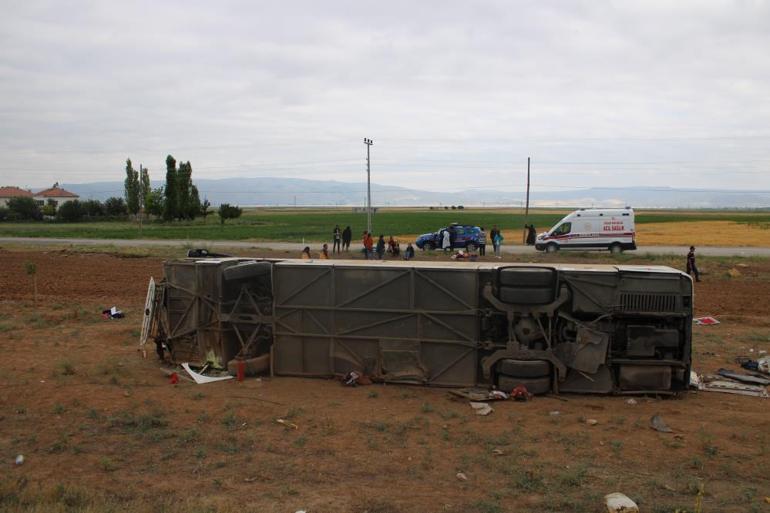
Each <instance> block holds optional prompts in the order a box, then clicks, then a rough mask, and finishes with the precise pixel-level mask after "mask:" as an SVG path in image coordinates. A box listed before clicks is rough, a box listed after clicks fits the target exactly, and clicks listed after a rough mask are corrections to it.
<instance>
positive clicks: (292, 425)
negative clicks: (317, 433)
mask: <svg viewBox="0 0 770 513" xmlns="http://www.w3.org/2000/svg"><path fill="white" fill-rule="evenodd" d="M275 421H276V422H277V423H279V424H281V425H282V426H284V427H287V428H291V429H299V426H298V425H296V424H295V423H293V422H289V421H288V420H284V419H275Z"/></svg>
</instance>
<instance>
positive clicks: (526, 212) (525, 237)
mask: <svg viewBox="0 0 770 513" xmlns="http://www.w3.org/2000/svg"><path fill="white" fill-rule="evenodd" d="M529 161H530V157H527V206H526V207H525V208H524V243H525V244H526V242H527V225H528V224H529Z"/></svg>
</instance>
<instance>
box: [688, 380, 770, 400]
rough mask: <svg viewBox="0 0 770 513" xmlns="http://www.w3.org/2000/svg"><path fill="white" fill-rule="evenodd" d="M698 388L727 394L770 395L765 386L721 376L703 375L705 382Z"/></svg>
mask: <svg viewBox="0 0 770 513" xmlns="http://www.w3.org/2000/svg"><path fill="white" fill-rule="evenodd" d="M698 390H704V391H706V392H723V393H725V394H737V395H750V396H753V397H765V398H766V397H770V396H769V395H768V393H767V390H766V389H765V387H763V386H759V385H747V384H744V383H738V382H735V381H732V380H726V379H719V376H703V383H702V384H701V385H700V387H699V388H698Z"/></svg>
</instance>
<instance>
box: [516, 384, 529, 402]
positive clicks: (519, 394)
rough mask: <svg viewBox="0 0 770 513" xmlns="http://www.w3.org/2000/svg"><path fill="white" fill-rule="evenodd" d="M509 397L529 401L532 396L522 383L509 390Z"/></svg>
mask: <svg viewBox="0 0 770 513" xmlns="http://www.w3.org/2000/svg"><path fill="white" fill-rule="evenodd" d="M511 397H512V398H513V400H514V401H529V400H530V399H531V398H532V394H530V393H529V390H527V387H525V386H524V385H516V387H515V388H514V389H513V390H511Z"/></svg>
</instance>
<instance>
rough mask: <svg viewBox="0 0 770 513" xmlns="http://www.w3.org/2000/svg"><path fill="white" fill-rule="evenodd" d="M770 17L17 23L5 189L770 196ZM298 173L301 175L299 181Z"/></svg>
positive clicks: (427, 16) (95, 17) (240, 12)
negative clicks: (658, 189) (493, 188)
mask: <svg viewBox="0 0 770 513" xmlns="http://www.w3.org/2000/svg"><path fill="white" fill-rule="evenodd" d="M769 22H770V4H767V3H764V2H752V1H735V2H705V3H704V2H677V3H675V4H671V3H670V2H660V3H655V2H644V3H639V4H631V3H618V4H606V3H595V2H569V3H566V2H519V3H516V4H511V3H509V2H493V1H490V2H480V3H473V4H471V3H452V2H418V3H415V2H388V3H382V2H380V3H375V2H360V1H359V2H310V1H305V2H283V3H281V4H280V5H279V4H275V3H267V4H265V3H253V2H224V3H222V2H219V3H216V4H212V3H211V2H176V3H175V2H163V3H161V4H160V5H158V4H157V3H154V2H145V3H142V2H123V3H117V4H115V3H108V4H105V3H100V2H74V3H67V4H66V5H65V4H61V3H58V2H24V3H16V4H14V5H8V6H6V9H5V12H4V16H3V19H2V20H1V21H0V113H1V114H0V115H2V119H3V123H1V124H0V150H2V152H3V155H4V159H3V163H2V164H0V176H2V182H3V183H8V184H18V185H22V186H38V185H45V184H48V183H49V182H53V181H56V180H58V181H67V182H79V181H96V180H104V179H116V178H120V177H121V175H122V169H123V162H124V160H125V158H126V157H131V158H132V160H133V161H134V162H142V163H143V164H144V165H146V166H148V167H149V168H150V170H151V173H154V176H155V177H158V178H159V177H160V176H162V173H163V170H162V169H163V162H164V159H165V155H166V154H168V153H171V154H173V155H174V156H175V157H177V159H180V160H191V161H192V162H193V168H194V170H195V174H196V175H198V176H201V177H202V176H205V177H207V178H217V177H229V176H294V177H299V178H314V179H324V178H328V179H339V180H361V179H363V176H364V174H363V170H364V167H363V164H364V160H363V157H364V146H363V144H362V139H363V137H370V138H373V139H374V140H375V145H374V146H373V148H372V155H373V173H375V175H374V176H375V177H376V181H377V182H378V183H382V184H385V185H402V186H408V187H416V188H432V189H440V190H447V191H450V190H461V189H463V188H466V187H470V186H478V182H479V181H483V182H484V184H485V185H487V184H492V185H504V186H507V187H517V186H520V185H521V184H522V183H523V177H524V172H525V169H526V158H527V156H532V157H533V171H534V178H533V182H535V184H536V186H537V187H557V186H558V187H570V186H592V185H595V186H613V187H619V186H628V185H668V186H692V185H693V184H694V182H695V183H697V184H698V185H704V186H713V187H725V188H740V187H752V188H755V187H759V188H770V173H768V167H770V144H768V142H770V127H768V123H767V120H768V119H770V97H769V96H768V95H767V94H766V92H767V91H768V89H769V87H768V86H770V60H768V59H766V58H765V55H766V54H767V51H768V50H770V33H769V32H768V31H767V30H766V27H767V26H768V23H769ZM296 162H303V164H302V165H296V164H293V163H296Z"/></svg>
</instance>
